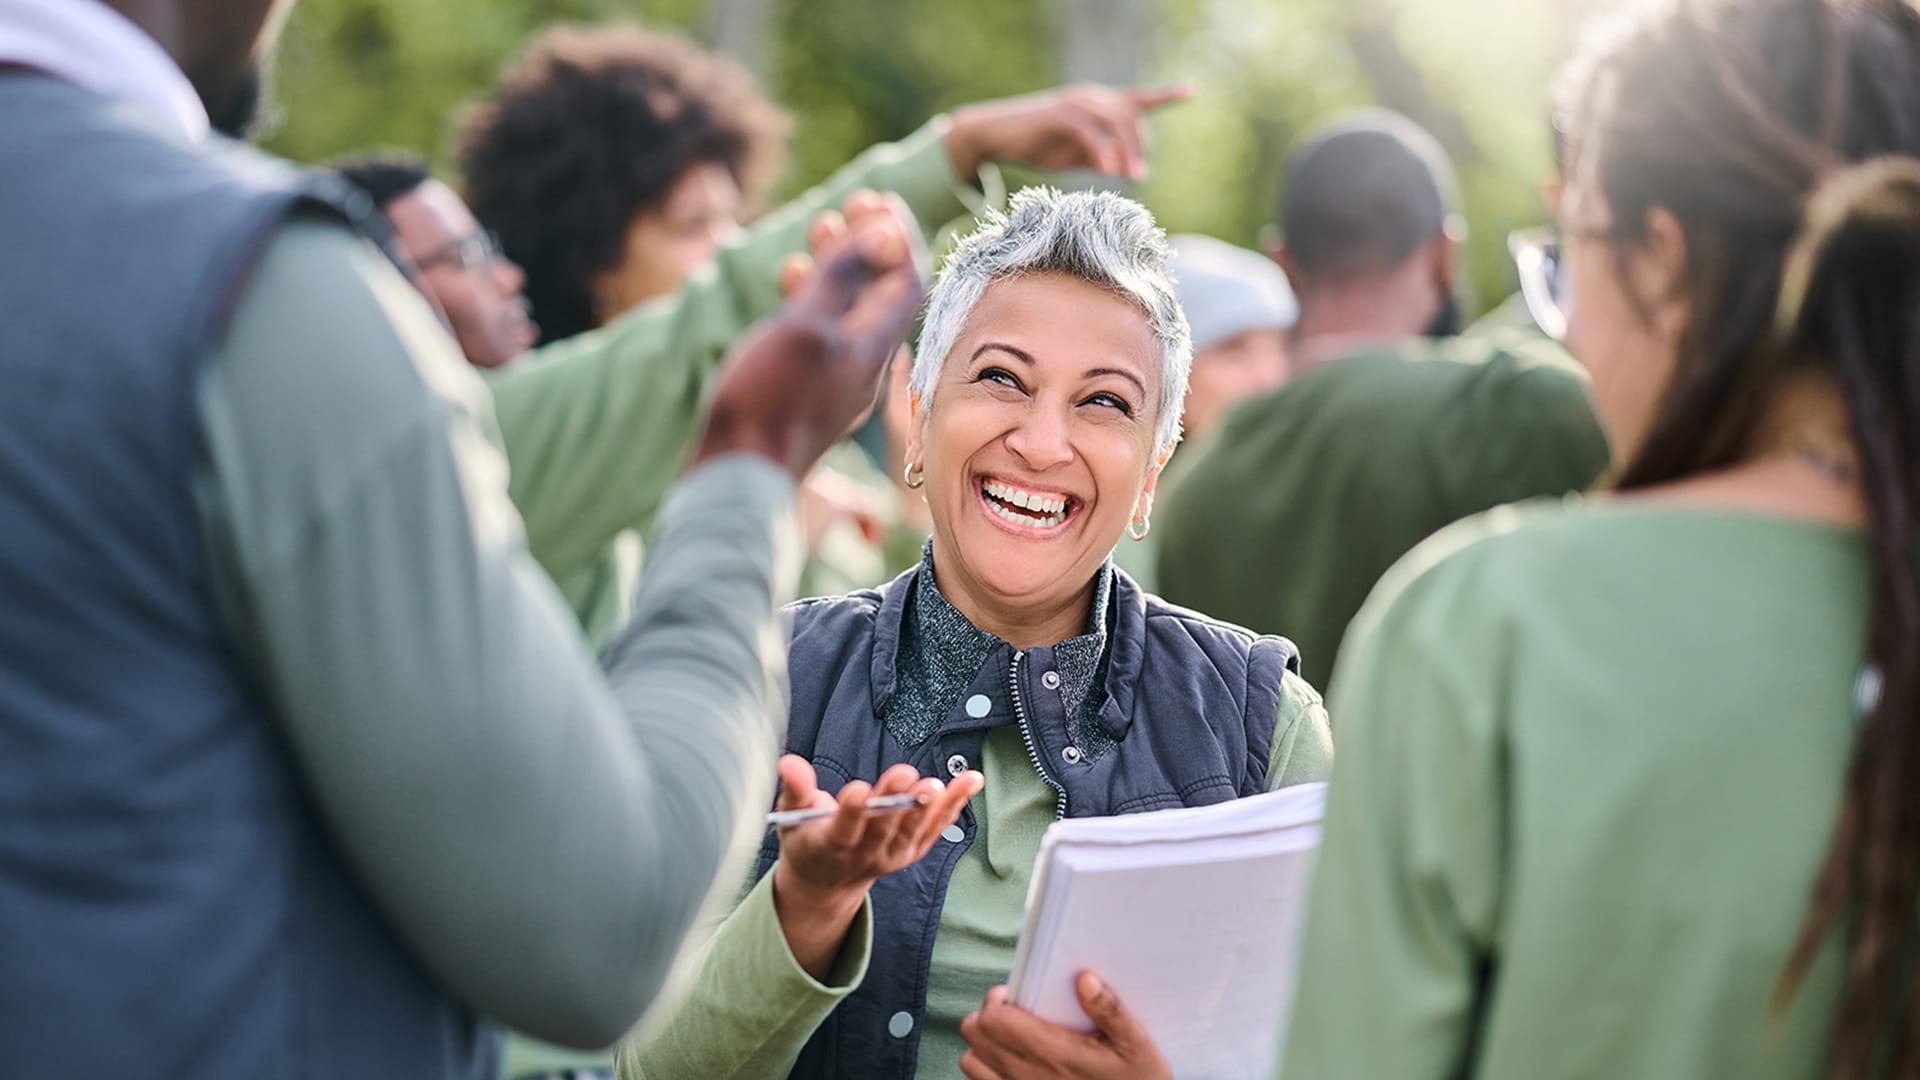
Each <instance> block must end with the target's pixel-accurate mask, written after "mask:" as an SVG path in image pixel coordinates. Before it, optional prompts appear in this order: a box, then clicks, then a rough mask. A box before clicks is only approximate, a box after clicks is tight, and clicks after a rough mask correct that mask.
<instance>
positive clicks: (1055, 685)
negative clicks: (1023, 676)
mask: <svg viewBox="0 0 1920 1080" xmlns="http://www.w3.org/2000/svg"><path fill="white" fill-rule="evenodd" d="M1040 685H1041V686H1044V687H1046V688H1047V689H1049V690H1058V689H1060V673H1059V672H1057V671H1049V672H1047V673H1046V674H1044V675H1042V676H1040Z"/></svg>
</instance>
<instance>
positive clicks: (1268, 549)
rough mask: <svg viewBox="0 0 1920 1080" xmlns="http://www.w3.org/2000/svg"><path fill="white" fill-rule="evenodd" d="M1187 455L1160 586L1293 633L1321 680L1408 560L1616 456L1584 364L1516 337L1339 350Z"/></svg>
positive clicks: (1179, 598) (1172, 505)
mask: <svg viewBox="0 0 1920 1080" xmlns="http://www.w3.org/2000/svg"><path fill="white" fill-rule="evenodd" d="M1179 453H1180V454H1192V455H1194V457H1193V460H1192V461H1191V462H1190V463H1189V464H1188V466H1187V467H1186V469H1185V473H1184V475H1183V476H1182V478H1181V481H1180V484H1179V486H1178V488H1177V490H1174V491H1172V492H1170V493H1169V494H1168V495H1167V497H1166V498H1165V499H1164V500H1163V502H1162V506H1161V508H1160V510H1159V511H1158V512H1157V513H1156V514H1155V517H1154V527H1155V529H1156V530H1158V531H1159V532H1160V536H1161V539H1160V552H1159V575H1158V584H1159V590H1160V594H1161V595H1162V596H1164V597H1166V599H1168V600H1170V601H1172V602H1173V603H1176V604H1183V605H1185V606H1187V607H1191V608H1196V609H1198V610H1200V611H1204V612H1206V613H1207V614H1208V615H1211V616H1213V617H1214V618H1217V619H1225V620H1227V621H1228V622H1235V623H1239V624H1241V625H1243V626H1247V627H1251V628H1252V629H1254V630H1257V631H1259V632H1261V633H1266V634H1281V635H1284V636H1286V637H1288V638H1290V639H1292V641H1293V642H1294V644H1296V645H1298V646H1299V648H1300V658H1301V673H1302V674H1303V675H1305V676H1306V678H1307V681H1308V682H1310V683H1313V684H1315V685H1325V682H1326V679H1327V677H1328V676H1329V675H1330V674H1331V673H1332V671H1333V665H1334V658H1335V653H1336V651H1337V649H1338V647H1339V644H1340V638H1341V636H1342V635H1343V634H1344V633H1345V632H1346V629H1347V623H1348V621H1349V620H1351V619H1352V618H1353V615H1354V613H1355V612H1356V611H1358V610H1360V604H1361V602H1362V601H1364V600H1365V599H1366V597H1367V592H1368V591H1369V590H1370V589H1372V588H1373V585H1374V583H1375V582H1376V581H1378V580H1379V578H1380V575H1381V574H1383V573H1385V572H1386V570H1387V567H1389V566H1391V565H1393V563H1394V560H1396V559H1398V558H1400V556H1402V555H1404V554H1406V553H1407V552H1408V551H1410V550H1412V548H1413V547H1414V545H1416V544H1418V543H1419V542H1420V541H1422V540H1424V539H1426V538H1427V537H1428V536H1430V535H1432V534H1433V533H1434V532H1435V531H1437V530H1439V529H1440V528H1442V527H1444V526H1446V525H1449V524H1452V523H1453V522H1455V521H1458V520H1460V519H1461V518H1463V517H1466V516H1468V515H1470V514H1475V513H1478V512H1480V511H1482V510H1487V509H1490V508H1492V507H1494V506H1498V505H1501V504H1502V503H1509V502H1515V501H1518V500H1520V499H1525V498H1530V497H1533V496H1538V495H1559V494H1564V493H1566V492H1570V491H1578V490H1582V489H1584V488H1586V487H1587V486H1588V485H1590V484H1591V483H1592V482H1593V481H1594V480H1595V479H1597V478H1598V477H1599V475H1600V473H1601V472H1602V470H1604V469H1605V468H1606V465H1607V445H1606V438H1605V436H1604V435H1602V434H1601V431H1600V426H1599V422H1598V421H1597V420H1596V419H1595V417H1594V415H1593V409H1592V406H1591V405H1590V404H1589V403H1588V399H1587V390H1586V376H1585V373H1584V372H1582V371H1580V369H1579V368H1578V367H1576V366H1575V365H1574V363H1573V361H1572V359H1571V358H1569V357H1568V356H1567V355H1566V353H1565V352H1563V351H1562V350H1561V349H1560V348H1559V347H1558V346H1556V345H1554V344H1553V343H1551V342H1549V341H1547V340H1546V339H1545V338H1536V339H1534V340H1533V341H1526V340H1525V339H1522V338H1519V337H1518V336H1515V335H1509V336H1508V337H1505V338H1501V339H1498V340H1495V339H1491V338H1481V337H1457V338H1447V339H1444V340H1438V341H1436V340H1432V339H1427V338H1417V339H1412V340H1408V341H1405V342H1402V343H1399V344H1397V345H1393V346H1388V347H1382V348H1377V349H1373V350H1371V351H1367V352H1362V353H1359V354H1356V355H1352V356H1348V357H1345V358H1343V359H1338V360H1333V361H1329V362H1328V363H1326V364H1325V365H1323V366H1321V367H1318V368H1314V369H1313V370H1311V371H1308V372H1306V373H1305V374H1303V375H1300V376H1298V377H1296V378H1294V379H1292V380H1291V381H1289V382H1287V383H1285V384H1284V385H1282V386H1281V387H1279V388H1278V389H1277V390H1274V391H1272V392H1271V393H1269V394H1267V395H1265V396H1263V397H1259V398H1255V399H1253V400H1251V401H1249V402H1246V403H1245V404H1243V405H1241V406H1240V407H1239V408H1237V409H1235V410H1234V412H1233V413H1231V414H1230V415H1229V416H1228V417H1227V419H1226V420H1225V421H1224V422H1223V423H1222V424H1221V426H1220V429H1219V430H1218V431H1217V433H1216V434H1214V435H1213V436H1212V437H1210V438H1209V440H1208V441H1207V443H1206V444H1205V445H1202V446H1195V447H1189V448H1185V449H1182V450H1181V451H1179ZM1335 719H1336V720H1337V719H1338V717H1337V716H1336V718H1335Z"/></svg>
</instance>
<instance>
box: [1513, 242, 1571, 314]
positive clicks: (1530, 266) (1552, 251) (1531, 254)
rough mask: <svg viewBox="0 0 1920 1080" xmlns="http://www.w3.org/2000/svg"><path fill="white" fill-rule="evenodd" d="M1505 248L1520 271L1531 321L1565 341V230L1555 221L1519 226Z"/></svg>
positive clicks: (1568, 277) (1567, 299) (1567, 309)
mask: <svg viewBox="0 0 1920 1080" xmlns="http://www.w3.org/2000/svg"><path fill="white" fill-rule="evenodd" d="M1507 250H1508V251H1509V252H1511V253H1512V254H1513V262H1514V265H1515V266H1516V267H1517V268H1518V269H1519V271H1520V296H1521V298H1522V299H1523V300H1525V301H1526V305H1527V314H1529V315H1531V316H1533V322H1534V325H1536V326H1538V327H1539V328H1540V332H1541V333H1543V334H1545V335H1547V336H1548V337H1550V338H1552V339H1553V340H1555V341H1560V342H1564V341H1566V340H1567V320H1568V317H1569V316H1571V315H1572V313H1573V289H1572V283H1571V274H1569V273H1568V269H1567V258H1566V255H1567V236H1566V234H1565V233H1563V232H1562V231H1561V229H1560V227H1559V226H1557V225H1542V226H1539V227H1538V228H1532V229H1518V230H1515V231H1514V232H1513V233H1511V234H1509V235H1508V236H1507Z"/></svg>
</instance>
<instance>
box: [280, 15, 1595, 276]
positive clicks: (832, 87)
mask: <svg viewBox="0 0 1920 1080" xmlns="http://www.w3.org/2000/svg"><path fill="white" fill-rule="evenodd" d="M1599 6H1601V5H1600V3H1599V2H1598V0H648V2H645V3H638V4H636V3H632V2H627V3H619V2H612V0H303V2H302V3H301V4H300V5H299V6H298V7H297V8H296V9H295V14H294V16H293V21H292V24H291V25H290V26H289V27H288V31H287V34H286V36H285V39H284V42H283V44H282V47H281V52H280V57H279V65H278V75H277V79H276V83H277V86H278V97H279V98H280V99H281V100H286V101H297V102H300V103H301V107H300V108H299V109H298V110H295V111H294V112H293V114H292V115H291V116H290V117H289V118H287V119H285V120H284V121H282V122H281V123H280V124H279V126H278V127H276V128H275V129H274V130H273V131H272V133H271V134H270V135H269V137H268V138H267V139H266V140H265V142H266V143H267V145H268V146H269V147H271V148H272V149H274V150H276V151H278V152H280V153H283V154H286V155H288V156H290V157H293V158H296V159H299V160H303V161H315V160H319V159H321V158H325V157H328V156H330V155H333V154H337V153H341V152H344V151H349V150H358V149H365V148H368V147H370V146H393V147H401V148H406V149H411V150H415V151H418V152H420V153H422V154H425V155H426V156H427V157H428V158H429V159H431V160H433V161H435V162H436V163H439V164H441V165H446V164H447V163H448V152H449V148H450V146H451V142H452V140H451V132H452V120H453V117H454V116H455V115H456V114H457V112H458V110H459V108H460V107H461V105H462V104H463V103H464V102H466V101H469V100H472V99H473V98H475V97H477V96H478V95H480V94H481V93H483V92H484V91H485V90H486V89H488V88H489V87H490V86H491V85H492V84H493V80H494V76H495V73H496V72H497V70H498V69H499V67H500V66H501V65H502V64H503V63H504V62H506V61H507V60H508V59H509V58H510V57H511V56H512V55H513V54H514V53H515V51H516V50H517V49H518V48H519V46H520V45H521V44H522V43H523V42H524V41H525V40H526V39H527V38H528V36H529V35H531V34H532V33H533V32H535V31H536V30H539V29H541V28H543V27H546V26H548V25H550V24H552V23H554V22H566V21H572V22H602V21H608V20H617V19H625V20H630V21H635V22H639V23H641V24H642V25H645V26H647V27H649V28H653V29H668V28H672V29H677V30H679V31H680V32H682V33H684V34H686V35H687V36H688V37H690V38H692V39H694V40H695V41H698V42H699V43H701V44H703V45H707V46H709V47H712V48H716V49H718V50H720V51H723V52H725V53H727V54H729V55H731V56H732V57H734V58H735V59H737V60H739V61H740V62H741V63H743V64H745V65H746V66H747V67H748V68H749V69H751V70H752V71H754V72H755V73H756V74H757V75H758V76H759V77H760V80H761V82H762V83H763V84H764V85H765V86H766V88H767V89H768V90H769V92H770V93H771V95H772V96H773V97H774V99H775V100H777V101H778V102H780V103H781V104H783V105H784V106H786V107H787V108H788V109H790V110H791V111H792V112H793V114H794V120H795V127H794V137H793V140H792V143H791V148H790V149H791V155H792V156H791V163H790V166H789V168H788V171H787V174H786V178H785V180H784V182H783V185H782V188H781V192H782V193H791V192H795V191H799V190H801V189H803V188H805V187H806V186H808V185H809V184H811V183H813V182H814V181H817V180H819V179H820V178H821V177H823V176H825V175H826V174H827V173H828V172H830V171H831V170H832V169H833V168H834V167H835V166H837V165H839V164H840V163H842V162H844V161H846V160H847V159H848V158H850V157H852V156H853V155H855V154H856V153H858V152H859V151H860V150H862V149H864V148H865V147H867V146H868V145H870V144H872V143H874V142H877V141H881V140H885V139H893V138H898V137H900V136H903V135H905V134H907V133H908V132H910V131H912V130H913V129H914V128H916V127H918V126H919V125H920V124H921V123H922V122H924V121H925V119H926V118H927V117H928V116H929V115H932V114H933V113H936V112H939V111H941V110H943V109H946V108H949V107H951V106H954V105H958V104H962V103H965V102H968V101H974V100H979V99H983V98H989V97H1000V96H1006V95H1010V94H1017V93H1022V92H1025V91H1030V90H1038V89H1042V88H1045V87H1049V86H1053V85H1056V84H1059V83H1062V82H1071V81H1079V80H1097V81H1101V82H1109V83H1188V84H1191V85H1192V86H1193V87H1194V88H1195V90H1196V91H1197V95H1196V97H1195V99H1194V100H1193V101H1190V102H1187V103H1184V104H1181V105H1178V106H1175V107H1173V108H1170V109H1168V110H1166V111H1165V112H1164V113H1163V114H1162V115H1161V116H1159V117H1158V118H1157V119H1156V120H1155V122H1154V143H1153V148H1152V149H1153V155H1154V156H1153V159H1152V160H1153V165H1154V171H1153V175H1152V176H1151V177H1150V178H1149V179H1148V180H1147V181H1146V182H1145V183H1143V184H1141V185H1138V187H1137V189H1136V190H1135V191H1133V192H1132V193H1133V194H1135V195H1136V196H1137V197H1139V198H1141V199H1142V200H1143V201H1144V202H1146V203H1147V204H1148V205H1149V206H1150V207H1151V208H1152V209H1153V211H1154V212H1155V214H1156V215H1158V216H1159V218H1160V220H1161V223H1162V224H1163V225H1165V226H1166V227H1167V229H1168V230H1169V231H1171V232H1204V233H1211V234H1213V235H1215V236H1219V237H1221V238H1223V239H1226V240H1230V241H1233V242H1236V243H1240V244H1244V245H1247V246H1258V240H1259V238H1260V234H1261V230H1262V228H1263V227H1264V226H1266V225H1267V224H1268V223H1269V222H1271V221H1272V220H1273V216H1274V210H1273V208H1274V205H1275V199H1276V196H1277V193H1278V184H1279V173H1280V167H1281V162H1282V160H1283V158H1284V155H1285V152H1286V149H1287V147H1288V145H1289V144H1290V143H1291V142H1292V141H1293V139H1294V138H1295V136H1296V135H1298V134H1299V133H1300V131H1301V130H1302V129H1303V128H1304V127H1306V126H1307V125H1309V124H1311V123H1312V122H1313V121H1314V120H1316V119H1317V118H1320V117H1323V116H1325V115H1327V114H1328V113H1329V112H1330V111H1332V110H1335V109H1338V108H1340V107H1342V106H1349V105H1361V104H1381V105H1386V106H1389V107H1391V108H1394V109H1398V110H1400V111H1402V112H1405V113H1407V114H1408V115H1410V116H1412V117H1413V118H1414V119H1416V120H1418V121H1420V122H1421V123H1422V124H1424V125H1425V126H1426V127H1427V128H1428V129H1430V130H1431V131H1433V132H1434V134H1435V135H1437V136H1438V137H1439V138H1440V140H1441V142H1442V143H1444V144H1445V145H1446V147H1447V149H1448V150H1449V152H1450V153H1451V154H1452V155H1453V158H1454V161H1455V163H1456V164H1457V166H1458V167H1459V170H1460V175H1461V181H1462V184H1463V187H1464V195H1465V198H1466V205H1465V208H1464V209H1465V211H1466V214H1467V217H1468V218H1469V220H1471V221H1472V222H1473V224H1474V227H1473V231H1472V234H1471V237H1470V245H1469V252H1470V254H1469V256H1468V263H1467V269H1468V280H1469V284H1470V288H1471V295H1470V296H1469V297H1468V300H1469V304H1470V306H1472V307H1475V308H1478V307H1484V306H1487V305H1490V304H1492V303H1495V302H1497V301H1498V300H1499V299H1500V298H1501V297H1502V296H1504V295H1506V294H1507V293H1508V292H1510V291H1511V289H1512V286H1513V272H1512V270H1511V267H1510V263H1509V260H1508V259H1507V257H1506V250H1505V237H1506V234H1507V232H1508V230H1510V229H1512V228H1514V227H1518V226H1521V225H1527V224H1532V223H1535V222H1538V221H1540V220H1541V219H1542V218H1544V216H1545V210H1544V208H1543V207H1542V206H1541V203H1540V199H1539V195H1538V193H1537V190H1538V185H1539V183H1540V182H1541V181H1542V180H1543V179H1545V178H1546V177H1547V175H1548V174H1549V173H1550V171H1551V168H1552V160H1551V153H1550V141H1549V137H1548V127H1547V111H1548V106H1547V101H1548V87H1549V85H1550V83H1551V81H1552V77H1553V73H1554V70H1555V68H1556V67H1557V66H1558V64H1559V62H1560V60H1561V58H1562V56H1563V55H1564V52H1565V50H1566V47H1567V42H1568V41H1569V40H1570V37H1571V34H1572V32H1573V30H1574V29H1575V28H1576V27H1577V26H1578V25H1579V22H1578V21H1579V19H1580V18H1581V17H1583V16H1584V15H1586V14H1588V13H1589V12H1590V11H1592V10H1593V9H1595V8H1597V7H1599ZM1010 179H1013V180H1015V181H1018V180H1019V179H1020V178H1019V177H1012V178H1010Z"/></svg>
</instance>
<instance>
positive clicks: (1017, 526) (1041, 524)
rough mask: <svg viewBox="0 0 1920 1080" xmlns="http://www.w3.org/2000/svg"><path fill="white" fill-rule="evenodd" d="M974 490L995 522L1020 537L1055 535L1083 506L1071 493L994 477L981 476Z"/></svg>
mask: <svg viewBox="0 0 1920 1080" xmlns="http://www.w3.org/2000/svg"><path fill="white" fill-rule="evenodd" d="M975 490H976V491H977V492H978V493H979V496H980V504H981V505H982V506H984V507H985V508H986V511H987V516H988V517H990V518H992V519H994V523H995V524H997V525H1000V526H1001V527H1002V528H1005V529H1007V530H1008V531H1009V532H1013V533H1017V534H1019V535H1022V536H1048V535H1052V534H1054V533H1055V532H1057V531H1059V529H1060V528H1061V527H1062V526H1064V525H1065V524H1066V523H1067V521H1068V520H1069V519H1071V518H1072V517H1073V516H1074V515H1075V514H1076V513H1077V512H1078V511H1079V510H1080V507H1081V505H1082V503H1081V501H1080V500H1079V499H1077V498H1074V497H1073V496H1071V495H1066V494H1062V493H1060V492H1057V491H1039V490H1035V489H1033V488H1027V487H1021V486H1018V485H1015V484H1010V483H1008V482H1007V481H1005V480H998V479H994V478H993V477H981V478H980V479H979V480H978V481H977V482H976V484H975Z"/></svg>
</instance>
